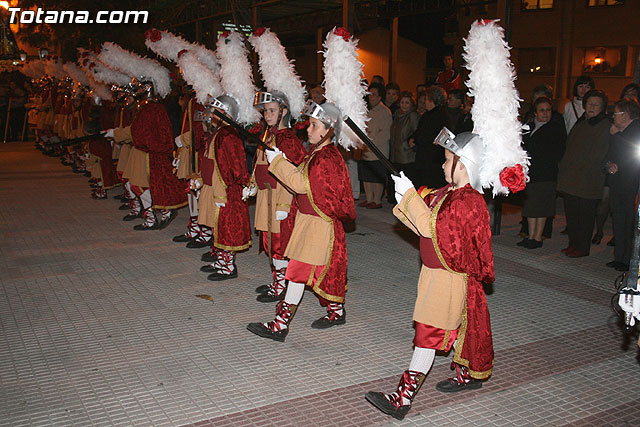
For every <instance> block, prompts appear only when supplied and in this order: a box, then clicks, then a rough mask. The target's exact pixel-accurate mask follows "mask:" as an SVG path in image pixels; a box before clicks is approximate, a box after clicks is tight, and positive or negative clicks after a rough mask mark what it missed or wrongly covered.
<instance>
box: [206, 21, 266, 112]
mask: <svg viewBox="0 0 640 427" xmlns="http://www.w3.org/2000/svg"><path fill="white" fill-rule="evenodd" d="M225 35H226V33H225V34H223V35H221V36H220V37H219V38H218V43H217V49H216V53H217V55H218V59H219V60H220V67H221V68H220V77H221V81H222V87H223V88H224V91H225V93H226V94H227V95H230V96H232V97H234V98H235V99H236V100H237V101H238V107H239V108H238V122H240V123H242V124H245V125H249V124H252V123H255V122H257V121H258V120H260V115H259V114H258V111H257V110H256V109H255V108H253V98H254V95H255V93H256V87H255V85H254V84H253V74H252V70H251V64H250V63H249V59H248V58H247V54H248V51H247V48H246V46H245V44H244V37H242V35H241V34H240V33H238V32H237V31H231V32H230V33H229V34H228V35H226V37H225Z"/></svg>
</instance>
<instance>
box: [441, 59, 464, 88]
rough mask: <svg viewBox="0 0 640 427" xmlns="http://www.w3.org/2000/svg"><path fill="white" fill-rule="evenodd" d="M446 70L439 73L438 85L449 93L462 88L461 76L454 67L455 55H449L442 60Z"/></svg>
mask: <svg viewBox="0 0 640 427" xmlns="http://www.w3.org/2000/svg"><path fill="white" fill-rule="evenodd" d="M442 62H443V63H444V70H443V71H440V72H439V73H438V76H437V77H436V83H437V84H438V85H439V86H440V87H442V88H443V89H444V90H445V91H446V92H447V93H449V92H450V91H452V90H453V89H459V88H460V74H459V73H458V71H457V70H456V69H455V68H454V66H453V55H450V54H447V55H445V56H444V58H442Z"/></svg>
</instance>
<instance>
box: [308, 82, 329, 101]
mask: <svg viewBox="0 0 640 427" xmlns="http://www.w3.org/2000/svg"><path fill="white" fill-rule="evenodd" d="M309 97H310V98H311V99H312V100H313V102H315V103H316V104H318V105H322V104H324V103H325V101H326V99H325V98H324V89H323V88H322V85H321V84H320V83H310V84H309Z"/></svg>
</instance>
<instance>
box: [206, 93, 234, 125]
mask: <svg viewBox="0 0 640 427" xmlns="http://www.w3.org/2000/svg"><path fill="white" fill-rule="evenodd" d="M209 107H211V108H218V109H220V110H222V111H224V112H225V113H227V114H228V115H229V117H231V119H232V120H233V121H238V101H237V100H236V99H235V98H234V97H232V96H230V95H220V96H219V97H217V98H214V100H213V101H212V102H211V104H209Z"/></svg>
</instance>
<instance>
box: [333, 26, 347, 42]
mask: <svg viewBox="0 0 640 427" xmlns="http://www.w3.org/2000/svg"><path fill="white" fill-rule="evenodd" d="M333 33H334V34H335V35H336V36H340V37H342V38H343V39H344V41H346V42H348V41H349V39H350V38H351V34H350V33H349V31H347V29H346V28H344V27H339V28H336V30H335V31H334V32H333Z"/></svg>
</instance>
